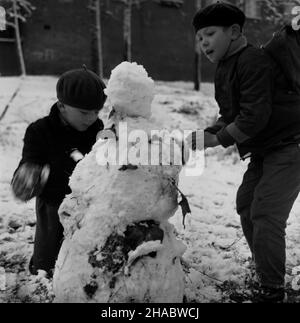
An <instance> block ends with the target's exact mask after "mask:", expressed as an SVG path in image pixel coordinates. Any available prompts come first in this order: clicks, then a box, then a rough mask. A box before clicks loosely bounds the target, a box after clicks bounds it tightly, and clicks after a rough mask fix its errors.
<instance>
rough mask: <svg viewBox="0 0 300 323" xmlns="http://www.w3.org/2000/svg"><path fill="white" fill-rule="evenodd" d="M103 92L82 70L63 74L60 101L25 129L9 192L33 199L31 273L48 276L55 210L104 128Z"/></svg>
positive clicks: (56, 237) (54, 247) (55, 239)
mask: <svg viewBox="0 0 300 323" xmlns="http://www.w3.org/2000/svg"><path fill="white" fill-rule="evenodd" d="M104 88H105V84H104V83H103V81H102V80H101V79H100V78H99V77H98V76H97V75H96V74H95V73H93V72H92V71H90V70H88V69H86V68H85V67H84V68H82V69H77V70H71V71H68V72H66V73H64V74H63V75H62V76H61V77H60V78H59V80H58V82H57V86H56V91H57V98H58V102H57V103H55V104H54V105H53V106H52V108H51V111H50V114H49V115H48V116H46V117H44V118H42V119H39V120H37V121H36V122H33V123H32V124H30V125H29V126H28V128H27V130H26V133H25V137H24V147H23V152H22V159H21V161H20V164H19V166H18V168H17V170H16V171H15V173H14V176H13V180H12V190H13V193H14V195H15V196H16V197H17V198H18V199H20V200H22V201H28V200H30V199H31V198H33V197H34V196H36V216H37V222H36V233H35V241H34V251H33V256H32V258H31V260H30V264H29V270H30V272H31V274H37V271H38V270H39V269H41V270H44V271H46V272H47V273H48V275H49V276H51V274H52V269H53V268H54V265H55V261H56V258H57V255H58V252H59V249H60V246H61V243H62V239H63V227H62V225H61V223H60V221H59V216H58V208H59V206H60V204H61V202H62V201H63V199H64V197H65V195H66V194H69V193H71V190H70V188H69V186H68V183H69V177H70V176H71V174H72V172H73V170H74V168H75V166H76V162H78V161H79V160H80V159H82V158H83V156H84V155H85V154H87V153H88V152H89V151H90V150H91V148H92V146H93V144H94V143H95V141H96V136H97V133H98V132H99V131H101V130H102V129H103V123H102V121H101V120H100V119H99V118H98V113H99V111H100V110H101V109H102V107H103V105H104V102H105V99H106V96H105V94H104Z"/></svg>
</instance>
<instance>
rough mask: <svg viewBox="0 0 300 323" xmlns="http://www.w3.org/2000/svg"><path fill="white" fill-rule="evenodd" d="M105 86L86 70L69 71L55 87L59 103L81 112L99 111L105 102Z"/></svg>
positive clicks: (98, 78)
mask: <svg viewBox="0 0 300 323" xmlns="http://www.w3.org/2000/svg"><path fill="white" fill-rule="evenodd" d="M104 89H105V84H104V82H103V81H102V80H101V79H100V77H99V76H98V75H97V74H96V73H94V72H92V71H91V70H88V69H87V68H86V67H85V65H84V66H83V67H82V68H81V69H75V70H70V71H67V72H65V73H64V74H62V75H61V76H60V78H59V80H58V82H57V85H56V94H57V98H58V100H59V101H60V102H62V103H64V104H68V105H70V106H72V107H74V108H79V109H83V110H100V109H102V107H103V105H104V102H105V100H106V95H105V94H104Z"/></svg>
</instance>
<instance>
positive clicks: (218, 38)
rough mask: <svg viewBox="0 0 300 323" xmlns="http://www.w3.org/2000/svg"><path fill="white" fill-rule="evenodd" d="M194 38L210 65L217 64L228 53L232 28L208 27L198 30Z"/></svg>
mask: <svg viewBox="0 0 300 323" xmlns="http://www.w3.org/2000/svg"><path fill="white" fill-rule="evenodd" d="M196 37H197V38H198V40H199V42H200V47H201V50H202V52H203V53H204V54H205V55H206V57H207V58H208V59H209V60H210V61H211V62H212V63H217V62H218V61H220V60H221V59H222V58H223V57H224V56H225V54H226V53H227V51H228V48H229V45H230V43H231V39H232V28H230V27H229V28H225V27H219V26H209V27H206V28H202V29H200V30H199V31H198V32H197V34H196Z"/></svg>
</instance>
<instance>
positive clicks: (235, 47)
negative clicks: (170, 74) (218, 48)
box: [222, 35, 248, 61]
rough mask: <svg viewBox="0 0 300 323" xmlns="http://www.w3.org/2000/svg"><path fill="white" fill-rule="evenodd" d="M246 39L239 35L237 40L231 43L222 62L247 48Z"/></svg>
mask: <svg viewBox="0 0 300 323" xmlns="http://www.w3.org/2000/svg"><path fill="white" fill-rule="evenodd" d="M247 45H248V42H247V38H246V37H245V36H244V35H241V36H240V37H239V38H238V39H236V40H234V41H232V42H231V44H230V46H229V49H228V52H227V54H226V55H225V56H224V57H223V58H222V61H224V60H226V59H228V58H229V57H231V56H233V55H235V54H236V53H238V52H239V51H241V50H242V49H244V48H245V47H247Z"/></svg>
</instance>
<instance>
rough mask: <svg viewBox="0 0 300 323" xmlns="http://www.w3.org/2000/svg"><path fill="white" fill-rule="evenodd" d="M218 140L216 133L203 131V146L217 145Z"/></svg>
mask: <svg viewBox="0 0 300 323" xmlns="http://www.w3.org/2000/svg"><path fill="white" fill-rule="evenodd" d="M219 145H220V143H219V140H218V138H217V136H216V135H213V134H211V133H209V132H207V131H204V146H205V148H213V147H216V146H219Z"/></svg>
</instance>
